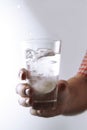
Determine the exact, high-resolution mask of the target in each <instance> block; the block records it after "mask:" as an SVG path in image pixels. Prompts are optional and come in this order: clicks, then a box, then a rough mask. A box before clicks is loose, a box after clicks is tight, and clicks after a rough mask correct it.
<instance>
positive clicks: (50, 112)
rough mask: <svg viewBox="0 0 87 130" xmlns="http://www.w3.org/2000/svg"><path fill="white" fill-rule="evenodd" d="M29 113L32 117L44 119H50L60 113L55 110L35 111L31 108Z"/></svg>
mask: <svg viewBox="0 0 87 130" xmlns="http://www.w3.org/2000/svg"><path fill="white" fill-rule="evenodd" d="M30 113H31V114H32V115H34V116H39V117H44V118H50V117H54V116H57V115H60V114H61V113H60V111H58V110H57V109H48V110H35V109H33V108H31V109H30Z"/></svg>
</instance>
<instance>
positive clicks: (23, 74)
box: [19, 68, 30, 80]
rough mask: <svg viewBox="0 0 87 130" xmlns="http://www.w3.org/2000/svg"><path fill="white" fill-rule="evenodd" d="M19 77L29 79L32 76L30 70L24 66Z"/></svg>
mask: <svg viewBox="0 0 87 130" xmlns="http://www.w3.org/2000/svg"><path fill="white" fill-rule="evenodd" d="M19 78H20V79H21V80H26V79H29V78H30V72H29V71H28V70H27V69H25V68H22V69H21V70H20V71H19Z"/></svg>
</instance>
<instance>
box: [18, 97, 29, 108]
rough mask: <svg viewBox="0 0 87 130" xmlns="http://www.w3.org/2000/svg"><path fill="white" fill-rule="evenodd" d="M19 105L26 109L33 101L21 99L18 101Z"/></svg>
mask: <svg viewBox="0 0 87 130" xmlns="http://www.w3.org/2000/svg"><path fill="white" fill-rule="evenodd" d="M18 102H19V104H20V105H22V106H24V107H29V106H31V101H30V98H23V97H20V98H19V100H18Z"/></svg>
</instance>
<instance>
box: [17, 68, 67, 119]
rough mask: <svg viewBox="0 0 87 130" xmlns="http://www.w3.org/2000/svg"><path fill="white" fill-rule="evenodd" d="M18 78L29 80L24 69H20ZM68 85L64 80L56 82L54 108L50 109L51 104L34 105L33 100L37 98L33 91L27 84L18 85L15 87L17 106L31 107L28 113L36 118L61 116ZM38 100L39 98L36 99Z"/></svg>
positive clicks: (45, 96) (64, 106)
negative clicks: (56, 90)
mask: <svg viewBox="0 0 87 130" xmlns="http://www.w3.org/2000/svg"><path fill="white" fill-rule="evenodd" d="M19 78H20V79H21V80H27V79H29V78H30V74H29V72H28V71H27V70H26V69H21V70H20V72H19ZM67 86H68V83H67V82H66V81H65V80H60V81H58V84H57V86H56V87H58V97H57V103H56V106H55V108H53V107H52V104H51V103H50V104H48V105H46V104H43V103H41V104H39V103H34V100H35V99H36V98H37V95H36V94H35V90H34V89H33V88H32V87H31V86H30V85H29V84H28V83H20V84H18V85H17V87H16V92H17V94H19V95H20V98H19V100H18V101H19V104H20V105H22V106H25V107H31V110H30V113H31V114H33V115H36V116H41V117H53V116H57V115H60V114H63V113H64V111H65V108H66V102H67V101H68V97H69V95H68V89H67ZM54 92H55V89H54V90H53V91H52V92H51V93H48V94H45V95H44V97H43V99H44V100H45V99H46V98H47V97H48V96H50V94H51V95H52V94H53V93H54ZM38 98H39V97H38Z"/></svg>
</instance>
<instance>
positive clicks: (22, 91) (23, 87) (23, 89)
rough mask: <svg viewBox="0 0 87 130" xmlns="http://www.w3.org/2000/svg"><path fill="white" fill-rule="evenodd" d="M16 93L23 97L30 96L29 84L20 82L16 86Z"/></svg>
mask: <svg viewBox="0 0 87 130" xmlns="http://www.w3.org/2000/svg"><path fill="white" fill-rule="evenodd" d="M16 93H17V94H19V95H20V96H21V97H29V96H30V93H31V92H30V86H29V84H27V83H26V84H18V85H17V87H16Z"/></svg>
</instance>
